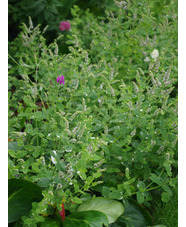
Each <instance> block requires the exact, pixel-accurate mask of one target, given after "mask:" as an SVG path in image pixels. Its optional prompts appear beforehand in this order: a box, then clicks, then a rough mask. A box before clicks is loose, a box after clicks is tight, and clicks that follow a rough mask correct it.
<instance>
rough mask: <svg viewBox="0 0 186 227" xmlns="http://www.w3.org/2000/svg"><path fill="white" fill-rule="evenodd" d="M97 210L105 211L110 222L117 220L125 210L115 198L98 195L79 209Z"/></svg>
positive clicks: (79, 210)
mask: <svg viewBox="0 0 186 227" xmlns="http://www.w3.org/2000/svg"><path fill="white" fill-rule="evenodd" d="M87 210H97V211H101V212H103V213H104V214H105V215H106V216H107V218H108V220H109V223H112V222H115V221H116V220H117V218H118V217H119V216H120V215H121V214H122V213H123V212H124V207H123V205H122V204H121V203H120V202H118V201H115V200H112V199H107V198H102V197H97V198H93V199H91V200H88V201H86V202H85V203H83V204H81V205H80V206H79V207H78V209H77V211H78V212H81V211H87Z"/></svg>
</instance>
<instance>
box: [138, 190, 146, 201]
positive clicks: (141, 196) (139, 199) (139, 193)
mask: <svg viewBox="0 0 186 227" xmlns="http://www.w3.org/2000/svg"><path fill="white" fill-rule="evenodd" d="M137 200H138V203H143V202H144V193H143V192H141V191H138V192H137Z"/></svg>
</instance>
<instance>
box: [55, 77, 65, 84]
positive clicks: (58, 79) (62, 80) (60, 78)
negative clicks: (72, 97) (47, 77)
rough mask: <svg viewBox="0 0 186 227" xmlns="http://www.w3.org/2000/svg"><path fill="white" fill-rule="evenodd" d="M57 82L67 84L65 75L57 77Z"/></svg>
mask: <svg viewBox="0 0 186 227" xmlns="http://www.w3.org/2000/svg"><path fill="white" fill-rule="evenodd" d="M56 81H57V83H60V84H65V79H64V76H63V75H62V76H58V77H57V79H56Z"/></svg>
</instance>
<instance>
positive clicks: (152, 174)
mask: <svg viewBox="0 0 186 227" xmlns="http://www.w3.org/2000/svg"><path fill="white" fill-rule="evenodd" d="M150 179H151V181H153V182H155V183H156V184H158V185H159V186H161V185H162V184H163V183H162V182H161V180H160V179H159V178H158V176H157V175H156V174H154V173H151V177H150Z"/></svg>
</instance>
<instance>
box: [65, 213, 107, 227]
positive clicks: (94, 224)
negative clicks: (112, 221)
mask: <svg viewBox="0 0 186 227" xmlns="http://www.w3.org/2000/svg"><path fill="white" fill-rule="evenodd" d="M103 224H104V225H105V226H108V224H109V223H108V218H107V216H106V215H105V214H104V213H102V212H100V211H95V210H90V211H83V212H77V213H73V214H70V215H68V216H67V217H66V219H65V222H64V227H102V226H103Z"/></svg>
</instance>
